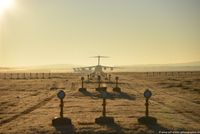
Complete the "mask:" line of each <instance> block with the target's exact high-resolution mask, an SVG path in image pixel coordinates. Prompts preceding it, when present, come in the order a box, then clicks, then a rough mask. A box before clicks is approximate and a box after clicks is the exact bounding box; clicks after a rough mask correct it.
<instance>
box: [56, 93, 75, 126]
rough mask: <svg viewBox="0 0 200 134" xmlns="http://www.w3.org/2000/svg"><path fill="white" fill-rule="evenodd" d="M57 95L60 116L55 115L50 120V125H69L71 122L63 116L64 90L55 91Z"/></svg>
mask: <svg viewBox="0 0 200 134" xmlns="http://www.w3.org/2000/svg"><path fill="white" fill-rule="evenodd" d="M57 97H58V98H59V99H60V117H55V118H54V119H53V120H52V125H53V126H64V125H71V124H72V123H71V119H69V118H64V116H63V107H64V102H63V99H64V98H65V92H64V91H63V90H60V91H59V92H58V93H57Z"/></svg>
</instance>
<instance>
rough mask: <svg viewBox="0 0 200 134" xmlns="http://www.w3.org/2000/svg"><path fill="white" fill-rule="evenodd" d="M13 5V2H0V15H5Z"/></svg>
mask: <svg viewBox="0 0 200 134" xmlns="http://www.w3.org/2000/svg"><path fill="white" fill-rule="evenodd" d="M12 4H13V0H0V14H3V13H4V12H5V11H6V10H7V9H9V8H10V7H11V6H12Z"/></svg>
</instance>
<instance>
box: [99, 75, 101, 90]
mask: <svg viewBox="0 0 200 134" xmlns="http://www.w3.org/2000/svg"><path fill="white" fill-rule="evenodd" d="M98 80H99V81H98V83H99V85H98V87H99V88H100V86H101V76H98Z"/></svg>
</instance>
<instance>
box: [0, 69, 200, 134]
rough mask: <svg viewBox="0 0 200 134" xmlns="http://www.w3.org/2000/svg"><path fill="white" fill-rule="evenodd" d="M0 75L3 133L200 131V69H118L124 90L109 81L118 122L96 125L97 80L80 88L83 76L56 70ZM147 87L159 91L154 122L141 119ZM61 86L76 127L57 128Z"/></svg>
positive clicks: (66, 113)
mask: <svg viewBox="0 0 200 134" xmlns="http://www.w3.org/2000/svg"><path fill="white" fill-rule="evenodd" d="M0 75H1V76H0V133H1V134H70V133H77V134H93V133H97V134H115V133H119V134H146V133H147V134H151V133H159V131H160V133H161V131H162V132H164V131H168V132H170V131H174V132H175V131H177V132H181V131H182V132H196V133H197V132H199V133H200V72H174V73H171V72H168V73H165V72H162V73H113V74H112V81H114V77H115V76H118V77H119V82H120V84H119V86H120V87H121V89H122V93H116V92H113V91H112V87H114V86H115V84H109V83H107V84H104V86H107V87H108V99H107V115H108V116H112V117H114V119H115V124H112V125H98V124H96V123H95V118H97V117H99V116H101V115H102V98H101V94H100V93H99V92H97V91H95V88H96V87H97V83H87V84H85V87H86V88H87V92H84V93H81V92H79V91H78V88H79V87H80V86H81V82H80V77H81V76H80V75H78V74H74V73H68V74H61V73H60V74H52V78H51V79H47V78H45V79H41V78H39V79H9V76H8V78H7V79H2V78H3V75H4V74H0ZM20 75H21V76H20V77H22V75H23V74H20ZM13 77H15V76H13ZM27 77H28V76H27ZM73 83H74V84H73ZM52 87H56V88H58V89H52ZM147 88H148V89H150V90H151V91H152V93H153V96H152V97H151V98H150V106H149V108H150V115H151V116H153V117H156V118H157V120H158V123H157V124H155V125H148V126H146V125H142V124H139V123H138V121H137V119H138V118H140V117H142V116H144V113H145V106H144V103H145V99H144V97H143V92H144V91H145V89H147ZM59 89H63V90H64V91H65V93H66V97H65V99H64V116H65V117H68V118H71V120H72V123H73V125H72V126H64V127H56V128H55V127H53V126H52V123H51V121H52V119H53V118H54V117H56V116H59V103H60V100H59V99H58V98H57V96H56V94H57V92H58V91H59Z"/></svg>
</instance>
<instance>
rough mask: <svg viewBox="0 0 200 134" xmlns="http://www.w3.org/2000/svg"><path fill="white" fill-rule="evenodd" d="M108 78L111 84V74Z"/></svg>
mask: <svg viewBox="0 0 200 134" xmlns="http://www.w3.org/2000/svg"><path fill="white" fill-rule="evenodd" d="M108 77H109V78H108V81H109V82H111V74H109V76H108Z"/></svg>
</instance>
